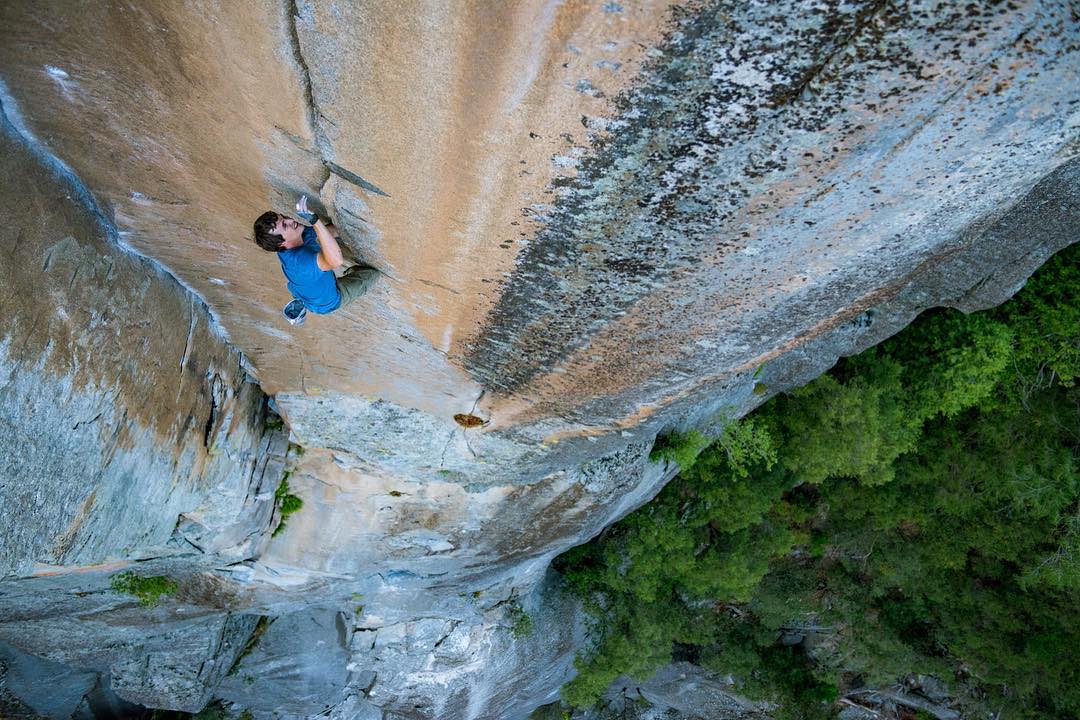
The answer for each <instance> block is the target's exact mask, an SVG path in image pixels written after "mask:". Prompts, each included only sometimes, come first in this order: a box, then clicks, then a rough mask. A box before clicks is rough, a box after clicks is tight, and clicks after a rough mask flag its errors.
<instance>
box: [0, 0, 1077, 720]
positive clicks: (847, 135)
mask: <svg viewBox="0 0 1080 720" xmlns="http://www.w3.org/2000/svg"><path fill="white" fill-rule="evenodd" d="M0 20H2V21H3V23H4V25H5V27H17V28H19V32H18V33H16V34H14V35H12V36H11V37H10V38H9V41H8V42H5V43H4V44H3V45H2V46H0V80H2V85H0V101H2V103H3V110H4V116H5V118H6V119H8V120H10V121H11V124H10V125H9V124H7V123H6V122H5V127H4V135H3V138H4V139H3V142H4V146H3V148H2V150H3V152H2V153H0V170H2V171H3V172H2V173H0V183H2V185H3V187H2V188H0V189H3V191H4V192H0V209H2V210H3V213H2V214H3V216H4V217H5V226H4V240H5V241H6V242H7V244H8V245H9V247H11V248H13V252H11V253H9V254H8V255H7V257H8V260H6V261H5V262H3V263H0V292H2V293H3V295H2V296H0V297H2V298H4V299H3V300H2V304H0V308H2V309H3V310H4V313H5V318H7V322H6V323H5V324H4V329H3V336H2V337H3V341H2V342H0V355H2V357H0V361H2V362H0V368H2V369H0V422H2V423H3V425H4V428H3V433H4V435H5V437H6V438H8V440H7V441H6V442H4V443H3V444H0V462H2V465H0V467H2V468H3V475H2V476H0V501H2V502H3V507H4V508H5V519H8V518H17V521H16V522H5V524H3V525H2V526H0V540H2V544H0V568H2V575H3V580H0V641H3V642H5V643H7V644H8V646H9V647H10V648H12V650H11V652H12V653H22V655H27V654H29V655H32V656H33V657H34V658H36V659H35V660H27V659H26V658H25V657H22V656H18V657H19V658H21V659H19V660H18V665H19V667H20V668H28V667H31V666H32V664H33V662H43V663H44V662H50V663H57V664H59V665H60V666H62V667H63V668H64V670H63V672H64V673H65V677H66V678H68V679H67V680H65V681H64V684H63V685H64V687H65V688H66V689H67V690H69V691H70V692H69V693H68V695H71V696H72V697H74V696H76V695H79V693H82V696H81V698H82V699H81V700H80V702H83V703H84V704H85V703H86V702H88V701H87V700H86V698H88V697H90V696H91V695H94V693H97V694H96V695H94V697H95V698H97V699H96V700H95V702H98V703H99V704H100V705H101V706H102V707H105V706H107V705H109V703H120V702H123V699H125V698H126V699H128V700H132V701H135V702H140V703H146V704H151V705H156V706H159V707H174V708H193V707H195V706H196V705H198V704H200V703H202V702H204V701H205V700H206V699H208V698H210V697H218V698H222V699H225V700H227V701H229V703H230V704H231V707H232V708H233V709H236V710H240V709H245V708H246V709H250V710H252V711H253V712H254V713H255V716H256V717H258V718H261V717H272V716H275V713H281V716H283V717H298V716H304V715H308V714H313V713H325V714H327V715H328V716H330V717H337V718H353V717H360V718H368V717H379V716H380V715H382V716H384V717H385V718H442V717H446V718H470V719H471V718H507V719H508V720H509V719H510V718H521V717H524V716H525V715H527V714H528V712H529V711H531V710H532V709H533V708H534V707H536V706H538V705H540V704H542V703H545V702H550V701H551V700H553V699H554V697H555V693H556V691H557V688H558V686H559V685H560V684H561V683H562V682H563V681H564V680H565V679H567V678H568V677H569V674H570V673H571V672H572V670H571V667H570V660H571V658H572V655H573V653H574V651H575V648H577V647H579V646H580V645H581V642H582V629H581V628H580V627H579V626H578V619H577V614H576V612H575V609H574V608H573V606H572V604H570V603H568V601H567V600H566V599H565V598H562V597H560V596H559V595H558V592H557V590H556V588H554V587H553V585H552V584H551V582H550V578H548V576H547V573H546V570H547V565H548V563H549V561H550V559H551V558H552V557H553V556H554V555H555V554H557V553H559V552H561V551H562V550H564V549H566V548H567V547H569V546H571V545H573V544H575V543H579V542H582V541H584V540H586V539H588V538H589V537H591V536H592V535H595V534H596V533H597V532H599V531H600V530H601V529H602V528H603V527H604V526H606V525H607V524H609V523H610V522H612V521H614V520H616V519H617V518H619V517H621V516H622V515H624V514H625V513H626V512H628V511H629V510H631V509H633V508H634V507H636V506H638V505H640V504H641V503H642V502H645V501H646V500H648V499H649V498H650V497H651V496H652V495H653V494H654V493H655V492H656V491H657V490H658V489H659V488H660V487H661V486H662V484H663V482H664V481H665V479H666V478H667V477H668V476H669V475H670V471H671V469H670V468H665V467H661V466H658V465H653V464H650V463H648V462H647V452H648V448H649V445H650V444H651V441H652V439H653V437H654V436H655V434H656V433H657V432H658V431H660V430H661V429H663V428H666V427H671V426H673V425H676V424H694V425H701V424H707V423H708V422H710V420H711V419H712V418H715V417H716V415H717V413H722V414H725V415H727V416H733V415H738V414H741V413H743V412H745V411H747V410H749V409H750V408H752V407H753V406H754V405H756V404H757V403H759V402H761V401H762V400H763V399H764V398H766V397H768V395H769V394H771V393H774V392H777V391H780V390H782V389H784V388H787V387H791V386H792V385H794V384H798V383H801V382H804V381H806V380H808V379H810V378H811V377H813V376H814V375H816V374H817V373H819V372H821V371H822V370H824V369H825V368H827V367H828V366H830V365H831V364H832V363H833V362H834V361H835V359H836V357H837V356H838V355H841V354H845V353H850V352H854V351H857V350H858V349H861V348H863V347H865V346H867V345H869V344H872V343H873V342H877V341H879V340H880V339H882V338H884V337H886V336H888V335H889V334H891V333H893V332H895V331H896V330H898V329H899V328H900V327H902V326H903V325H904V324H906V323H907V322H908V321H909V320H910V318H911V317H913V316H914V315H915V314H916V313H918V312H919V311H920V310H922V309H924V308H926V307H930V306H934V305H940V304H950V305H954V306H957V307H961V308H963V309H973V308H976V307H980V306H984V305H988V304H992V303H996V302H999V301H1000V300H1002V299H1004V298H1005V297H1007V296H1008V295H1009V294H1010V293H1011V292H1013V291H1014V290H1015V289H1016V288H1017V287H1018V286H1019V284H1020V283H1021V282H1022V281H1023V279H1024V278H1025V277H1026V276H1027V275H1028V274H1029V273H1030V272H1031V271H1032V270H1033V269H1034V268H1035V267H1037V266H1038V265H1039V264H1040V263H1041V262H1042V261H1043V260H1044V259H1045V258H1046V257H1047V256H1048V255H1049V254H1050V253H1052V252H1054V251H1055V250H1056V249H1058V248H1060V247H1063V246H1064V245H1066V244H1068V243H1070V242H1074V241H1075V240H1076V239H1077V235H1078V230H1077V224H1078V223H1077V217H1078V216H1080V209H1078V207H1077V202H1078V201H1077V198H1078V197H1080V192H1078V191H1080V161H1078V160H1077V159H1076V158H1077V155H1078V153H1080V143H1078V133H1080V131H1078V128H1080V114H1078V103H1080V90H1078V88H1080V82H1078V78H1077V74H1078V68H1080V62H1078V59H1080V47H1078V45H1080V40H1078V35H1080V30H1078V26H1080V18H1078V16H1077V12H1076V10H1075V7H1073V5H1072V4H1070V3H1069V2H1066V1H1065V0H1056V1H1055V0H1043V1H1039V0H1028V1H1026V2H1025V1H1023V0H1017V1H1016V2H1011V3H991V2H976V3H969V4H964V5H957V4H955V3H947V2H919V3H905V4H893V3H889V2H880V1H868V2H851V3H846V2H835V1H833V0H805V1H795V0H792V1H791V2H787V3H783V4H781V5H776V4H772V3H740V2H714V3H707V4H705V3H700V4H699V3H692V4H690V5H688V6H686V7H676V8H670V9H669V7H668V5H667V4H661V3H656V2H645V3H637V4H633V5H631V4H630V3H625V4H624V3H616V2H584V1H574V0H567V1H566V2H562V3H557V2H530V3H524V4H522V3H517V4H513V3H511V4H507V3H487V4H483V3H475V4H468V5H462V6H460V7H456V8H450V7H449V6H446V5H440V4H431V5H426V6H424V7H423V8H422V9H418V10H417V11H416V12H412V13H402V12H400V9H399V7H398V5H397V4H396V3H390V2H363V3H361V2H345V1H344V0H338V1H336V2H325V3H324V2H319V3H315V2H308V1H306V0H296V1H295V2H281V3H279V4H268V3H256V4H247V3H213V2H209V1H207V2H193V3H184V4H171V5H160V4H155V5H147V4H127V3H120V2H108V3H84V4H75V3H71V4H65V5H63V7H62V8H59V9H57V8H55V7H49V6H45V5H42V4H40V3H31V2H21V1H17V2H8V3H4V4H3V6H2V7H0ZM26 143H29V144H30V146H31V147H32V148H34V149H35V151H36V154H35V153H34V152H31V151H30V150H28V149H27V145H26ZM57 159H58V160H57ZM57 162H62V163H63V165H57ZM299 192H306V193H308V194H310V195H312V196H313V197H318V198H319V200H320V202H321V204H322V205H323V206H324V207H325V208H326V209H327V210H328V211H329V214H330V215H331V216H332V217H333V218H334V219H335V220H336V221H337V224H338V225H339V227H340V228H341V229H342V231H343V232H344V242H345V244H346V245H347V247H348V250H349V251H350V252H351V253H352V254H354V255H356V256H359V257H362V258H365V259H367V260H369V261H371V262H374V263H375V264H377V265H378V266H379V267H381V268H382V269H383V270H384V271H385V275H384V277H383V278H382V279H381V280H380V283H379V284H378V285H377V286H376V288H375V290H373V291H372V293H371V294H370V295H369V296H367V297H365V298H363V299H362V300H361V301H360V302H359V303H357V304H356V305H353V306H350V307H349V308H348V309H346V310H344V311H342V312H339V313H335V314H333V315H330V316H326V317H312V318H310V319H309V321H308V322H307V323H306V324H305V325H303V326H300V327H291V326H289V325H287V324H286V323H285V322H284V321H283V320H282V318H281V317H280V314H279V309H280V307H281V306H282V305H283V304H284V302H285V300H286V299H287V293H286V292H285V289H284V287H283V283H282V282H281V280H280V278H279V276H278V269H277V265H276V262H275V260H274V258H273V257H272V256H270V255H268V254H266V253H264V252H263V251H261V250H259V249H258V248H256V247H255V246H254V245H253V244H252V243H251V241H250V236H249V233H250V232H251V230H250V224H251V221H252V219H253V218H254V217H255V216H256V215H257V214H258V213H259V212H261V211H262V210H263V209H265V208H266V207H273V208H275V209H278V210H287V209H288V208H289V207H291V205H292V202H293V200H294V198H295V195H296V194H297V193H299ZM120 248H124V249H127V250H133V251H135V253H137V254H139V255H142V256H144V257H145V258H147V259H146V260H141V259H138V258H137V257H136V255H135V254H132V253H128V252H124V251H123V250H122V249H120ZM177 281H178V282H177ZM762 364H764V365H765V367H764V369H763V371H762V373H761V374H759V375H758V376H757V377H755V371H756V370H757V369H758V368H759V367H760V366H761V365H762ZM245 372H247V373H250V374H252V375H253V376H255V377H256V378H257V380H258V382H259V384H260V385H261V388H262V390H260V389H259V388H258V387H257V386H255V385H254V384H252V383H249V382H245ZM756 382H761V383H763V384H764V385H765V386H766V388H767V392H766V393H764V394H759V395H755V394H754V393H753V387H754V384H755V383H756ZM262 391H266V392H268V393H270V394H272V395H274V400H275V403H276V407H277V408H278V410H279V411H280V412H281V414H282V416H283V417H285V419H286V420H287V421H288V425H289V429H290V431H291V436H292V439H293V440H294V441H296V442H298V443H299V444H301V445H303V446H304V447H305V448H306V452H304V453H303V454H302V455H301V454H299V453H297V452H296V450H295V448H294V449H293V450H291V451H290V450H289V449H288V447H287V446H288V442H287V439H286V438H285V437H284V435H283V434H282V433H279V432H266V430H265V428H264V419H265V410H264V407H263V405H264V401H263V395H262ZM456 413H471V414H475V415H477V416H479V417H480V418H482V419H483V420H485V421H488V422H487V423H486V424H485V425H483V426H481V427H478V428H474V429H465V428H462V427H460V426H459V425H458V424H456V423H455V421H454V419H453V416H454V415H455V414H456ZM286 468H287V471H288V472H289V473H290V476H289V483H290V487H291V488H292V491H293V492H295V493H296V494H298V495H299V496H300V497H302V498H303V500H304V506H303V508H302V509H301V510H300V511H299V512H298V513H296V514H295V515H293V516H291V517H290V518H289V520H288V528H287V529H286V530H285V531H284V532H283V533H281V534H279V535H278V536H277V537H274V538H271V537H270V532H269V531H270V530H271V529H272V528H273V527H274V525H275V523H276V521H277V517H276V515H275V509H274V500H273V491H274V489H275V488H276V487H277V484H278V481H279V479H280V477H281V476H282V474H283V472H285V471H286ZM136 561H137V562H136ZM128 568H136V569H137V570H138V571H139V572H140V573H142V574H166V575H170V576H171V577H173V578H174V579H176V580H177V582H178V583H179V590H178V591H177V593H176V594H175V595H174V596H173V597H171V598H167V599H166V600H165V601H163V603H162V604H161V605H159V606H158V607H156V608H153V609H145V608H141V607H139V606H138V605H136V604H135V602H134V601H133V600H132V598H130V597H125V596H122V595H118V594H116V593H114V592H112V591H110V590H109V589H108V588H109V576H110V574H111V573H115V572H116V571H118V570H121V569H128ZM522 610H523V611H524V612H525V613H527V614H528V616H529V617H530V618H531V619H532V622H533V624H534V627H535V630H534V634H533V635H532V636H530V637H516V636H515V635H514V633H513V632H512V628H513V627H515V626H517V624H518V622H520V618H521V612H522ZM261 617H265V618H269V619H272V622H269V624H267V621H263V623H262V624H261V625H259V618H261ZM257 628H262V629H261V631H259V634H258V635H257V636H255V633H256V632H257ZM252 637H254V639H255V640H256V642H252V643H251V644H250V646H248V645H249V639H251V638H252ZM245 647H246V649H245ZM11 657H12V658H15V657H16V656H15V655H12V656H11ZM5 662H8V661H7V660H5ZM11 663H15V660H11ZM20 672H22V671H21V670H20ZM42 672H44V671H42ZM9 677H15V675H14V674H13V673H12V671H10V670H9ZM249 677H250V678H252V680H251V681H250V682H249V681H248V680H247V678H249ZM90 679H93V682H94V688H92V689H91V690H89V691H87V690H86V689H85V687H84V686H87V684H88V683H89V682H90ZM5 682H6V683H7V685H6V687H7V688H8V689H9V690H10V691H11V692H16V687H19V688H23V690H22V692H23V695H22V696H20V697H24V700H25V702H26V703H27V704H28V705H29V706H30V707H32V708H34V709H35V710H36V709H37V708H38V707H44V705H42V704H41V703H44V702H46V701H47V700H48V699H49V698H47V697H44V695H43V694H42V693H43V692H44V691H41V690H34V689H33V688H32V685H31V683H28V682H22V681H13V682H7V681H5ZM20 682H21V684H20ZM25 688H31V689H29V690H26V689H25ZM87 693H89V694H87ZM109 693H113V694H109ZM68 695H65V697H67V696H68ZM58 697H59V695H58ZM50 712H51V711H50Z"/></svg>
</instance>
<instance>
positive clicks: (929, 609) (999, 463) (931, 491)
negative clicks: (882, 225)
mask: <svg viewBox="0 0 1080 720" xmlns="http://www.w3.org/2000/svg"><path fill="white" fill-rule="evenodd" d="M1078 295H1080V246H1074V247H1073V248H1070V249H1069V250H1066V251H1063V252H1062V253H1059V255H1058V256H1056V257H1055V258H1053V259H1052V260H1051V261H1050V262H1049V263H1047V265H1046V266H1044V267H1043V268H1042V269H1041V270H1040V271H1039V272H1038V273H1037V274H1036V275H1035V276H1034V277H1033V278H1032V279H1031V280H1029V282H1028V283H1027V285H1026V287H1025V288H1024V289H1023V290H1022V291H1021V292H1020V293H1018V294H1017V296H1016V297H1015V298H1013V299H1012V300H1010V301H1009V302H1008V303H1006V304H1005V305H1002V306H1001V307H999V308H996V309H993V310H990V311H985V312H981V313H975V314H971V315H963V314H961V313H959V312H956V311H951V310H938V311H933V312H930V313H926V314H925V315H924V316H922V317H921V318H919V319H918V320H917V321H916V322H915V323H913V324H912V325H911V326H909V327H908V328H907V329H905V330H904V331H903V332H902V333H900V334H898V335H896V336H895V337H893V338H891V339H890V340H888V341H886V342H885V343H883V344H881V345H879V346H878V347H876V348H873V349H871V350H869V351H867V352H865V353H862V354H860V355H859V356H856V357H852V358H848V359H846V360H844V361H842V362H841V363H839V364H838V365H837V367H835V368H834V369H833V370H832V371H831V372H830V373H828V374H827V375H824V376H822V377H820V378H818V379H817V380H815V381H814V382H812V383H810V384H809V385H807V386H805V387H803V388H800V389H798V390H796V391H794V392H791V393H789V394H786V395H783V396H779V397H777V398H774V399H773V400H772V401H770V402H769V403H767V404H766V405H764V406H763V407H762V408H760V409H759V410H758V411H756V412H755V413H753V414H752V415H751V416H749V417H747V418H744V419H743V420H741V421H739V422H735V423H729V424H728V425H727V426H725V428H724V431H723V433H722V435H721V437H720V438H717V439H716V440H715V441H711V442H710V441H707V440H706V438H704V436H702V435H700V433H695V432H693V431H692V432H691V433H685V434H681V435H676V436H672V437H669V438H667V439H666V440H665V441H663V442H661V443H659V444H658V449H657V450H656V451H655V452H654V457H657V458H665V459H671V460H676V461H677V462H678V463H679V465H680V468H681V473H680V475H679V477H677V478H676V479H675V480H674V481H672V482H671V483H670V484H669V485H668V486H667V487H665V488H664V490H663V491H662V492H661V493H660V494H659V495H658V496H657V498H656V499H655V500H654V501H653V502H652V503H650V504H649V505H647V506H646V507H643V508H642V509H640V510H639V511H637V512H636V513H633V514H632V515H630V516H629V517H627V518H626V519H625V520H624V521H623V522H621V523H619V524H618V525H616V526H614V527H613V528H610V529H609V530H608V531H606V532H605V533H604V534H603V535H602V536H601V537H600V538H599V539H598V540H596V541H594V542H592V543H589V544H588V545H585V546H582V547H579V548H575V549H574V550H572V551H570V552H569V553H567V554H565V555H564V556H562V557H561V558H560V560H559V563H558V567H559V568H560V569H561V571H562V572H563V574H564V577H565V580H566V583H567V585H568V587H570V588H571V589H572V590H573V591H574V592H576V593H577V594H578V595H579V596H581V597H582V598H584V599H585V600H586V603H587V606H588V607H589V608H590V609H591V612H592V614H593V616H594V618H595V627H594V633H593V635H594V638H595V640H596V643H595V646H594V650H593V651H592V652H591V653H589V654H586V655H583V656H581V657H579V658H578V662H577V667H578V671H579V674H578V676H577V677H576V678H575V679H574V680H573V681H572V682H570V683H569V684H568V685H567V686H566V687H565V688H564V692H563V694H564V698H565V699H566V700H567V701H568V702H570V703H572V704H575V705H589V704H592V703H593V702H594V701H595V700H596V699H597V698H598V697H599V695H600V693H601V692H602V691H603V689H604V688H605V687H607V685H608V684H609V683H610V682H611V680H613V679H614V678H615V677H616V676H618V675H619V674H622V673H628V674H630V675H633V676H636V677H643V676H646V675H648V674H649V673H650V672H651V671H653V670H654V669H655V668H657V667H659V666H660V665H662V664H664V663H665V662H668V661H669V660H670V659H671V658H672V657H673V652H678V653H679V654H680V656H683V657H690V658H692V659H694V660H695V661H697V662H699V663H700V664H702V665H704V666H706V667H710V668H713V669H716V670H718V671H721V672H724V673H733V674H734V675H735V676H737V677H738V678H739V679H740V682H741V683H742V688H743V691H744V692H745V693H747V694H749V695H753V696H756V697H770V698H773V699H779V700H780V702H781V703H782V705H783V712H784V713H786V714H787V716H788V717H792V718H798V717H818V716H822V717H824V716H828V715H829V714H830V712H831V711H832V710H833V709H834V704H833V700H835V698H836V696H837V693H839V692H849V691H851V690H853V689H856V688H858V687H860V686H864V685H869V686H873V685H881V684H891V683H894V682H896V681H898V680H899V679H900V678H903V677H905V676H908V675H911V674H923V675H933V676H936V677H938V678H940V679H942V680H945V681H948V682H950V683H951V684H952V687H953V688H954V691H955V692H956V693H957V694H964V695H965V697H967V698H968V700H969V701H970V702H972V703H981V704H982V705H983V706H984V707H986V708H988V709H992V710H995V711H1002V716H1003V717H1005V716H1008V717H1031V718H1035V717H1040V718H1044V717H1076V716H1078V714H1080V669H1078V667H1080V666H1078V665H1077V664H1076V663H1075V662H1074V660H1073V652H1074V650H1075V648H1077V647H1080V623H1077V622H1076V621H1075V618H1076V617H1077V616H1078V614H1080V612H1078V611H1080V593H1078V592H1077V591H1078V590H1080V470H1078V468H1080V388H1077V387H1076V385H1075V379H1076V377H1077V375H1078V374H1080V297H1078Z"/></svg>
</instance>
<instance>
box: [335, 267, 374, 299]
mask: <svg viewBox="0 0 1080 720" xmlns="http://www.w3.org/2000/svg"><path fill="white" fill-rule="evenodd" d="M378 278H379V271H378V270H376V269H375V268H373V267H368V266H367V265H353V266H352V267H350V268H349V269H348V270H346V271H345V272H344V273H343V274H342V276H341V277H339V278H337V289H338V292H339V293H340V294H341V304H340V305H338V309H341V308H343V307H345V306H346V305H348V304H349V303H351V302H352V301H353V300H356V298H358V297H360V296H361V295H363V294H364V293H366V292H367V291H368V290H370V289H371V286H372V285H374V284H375V281H376V280H377V279H378Z"/></svg>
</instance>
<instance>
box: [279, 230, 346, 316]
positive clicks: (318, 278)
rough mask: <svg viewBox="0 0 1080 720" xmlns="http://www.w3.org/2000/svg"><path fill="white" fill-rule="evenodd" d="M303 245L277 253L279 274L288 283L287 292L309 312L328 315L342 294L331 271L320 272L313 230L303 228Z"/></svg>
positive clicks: (317, 246)
mask: <svg viewBox="0 0 1080 720" xmlns="http://www.w3.org/2000/svg"><path fill="white" fill-rule="evenodd" d="M301 237H302V238H303V239H304V244H303V245H300V246H298V247H294V248H290V249H289V250H282V251H281V252H279V253H278V260H280V261H281V272H283V273H285V279H286V280H288V281H289V283H288V286H289V292H291V293H292V296H293V297H294V298H296V299H298V300H300V301H301V302H303V303H304V307H306V308H307V309H308V310H310V311H311V312H315V313H328V312H333V311H334V310H337V309H338V306H339V305H341V294H340V293H339V292H338V289H337V283H336V282H334V272H333V271H332V270H320V269H319V262H318V256H319V250H320V248H319V241H318V239H317V238H316V236H315V229H314V228H310V227H309V228H304V233H303V235H301Z"/></svg>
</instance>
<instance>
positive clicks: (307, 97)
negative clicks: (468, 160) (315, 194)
mask: <svg viewBox="0 0 1080 720" xmlns="http://www.w3.org/2000/svg"><path fill="white" fill-rule="evenodd" d="M285 12H286V14H287V15H288V18H287V20H286V24H287V26H288V30H289V49H290V51H291V53H292V57H293V61H294V62H295V63H296V65H297V67H298V68H299V70H300V80H301V83H302V85H303V96H304V103H305V104H306V105H307V110H308V122H309V123H310V125H311V131H312V134H313V135H314V136H315V151H316V154H317V155H318V157H319V160H320V162H322V165H323V175H322V178H321V179H320V181H319V193H320V194H321V193H322V189H323V187H325V185H326V183H327V182H328V181H329V180H330V176H331V175H337V176H338V177H339V178H341V179H342V180H345V181H346V182H349V183H352V184H353V185H356V186H357V187H359V188H361V189H363V190H366V191H368V192H370V193H374V194H375V195H381V196H382V197H390V195H389V194H388V193H386V192H385V191H384V190H382V189H381V188H379V187H378V186H377V185H375V183H373V182H371V181H370V180H367V179H365V178H364V177H362V176H361V175H360V174H359V173H356V172H354V171H352V170H349V169H347V168H344V167H342V166H341V165H339V164H338V163H336V162H335V158H336V156H335V153H334V146H333V144H332V143H331V142H330V138H329V136H328V135H327V134H326V129H325V128H324V127H323V121H325V122H328V123H330V124H331V125H335V123H334V121H333V120H331V119H330V118H328V117H327V116H326V115H325V114H324V113H323V111H322V110H321V109H320V108H319V102H318V100H316V99H315V87H314V84H313V83H312V81H311V69H310V67H309V65H308V62H307V59H306V58H305V57H304V51H303V47H302V46H301V44H300V29H299V27H298V26H297V23H299V22H300V20H301V18H303V17H304V16H303V15H301V11H300V7H299V6H298V4H297V0H286V3H285Z"/></svg>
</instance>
